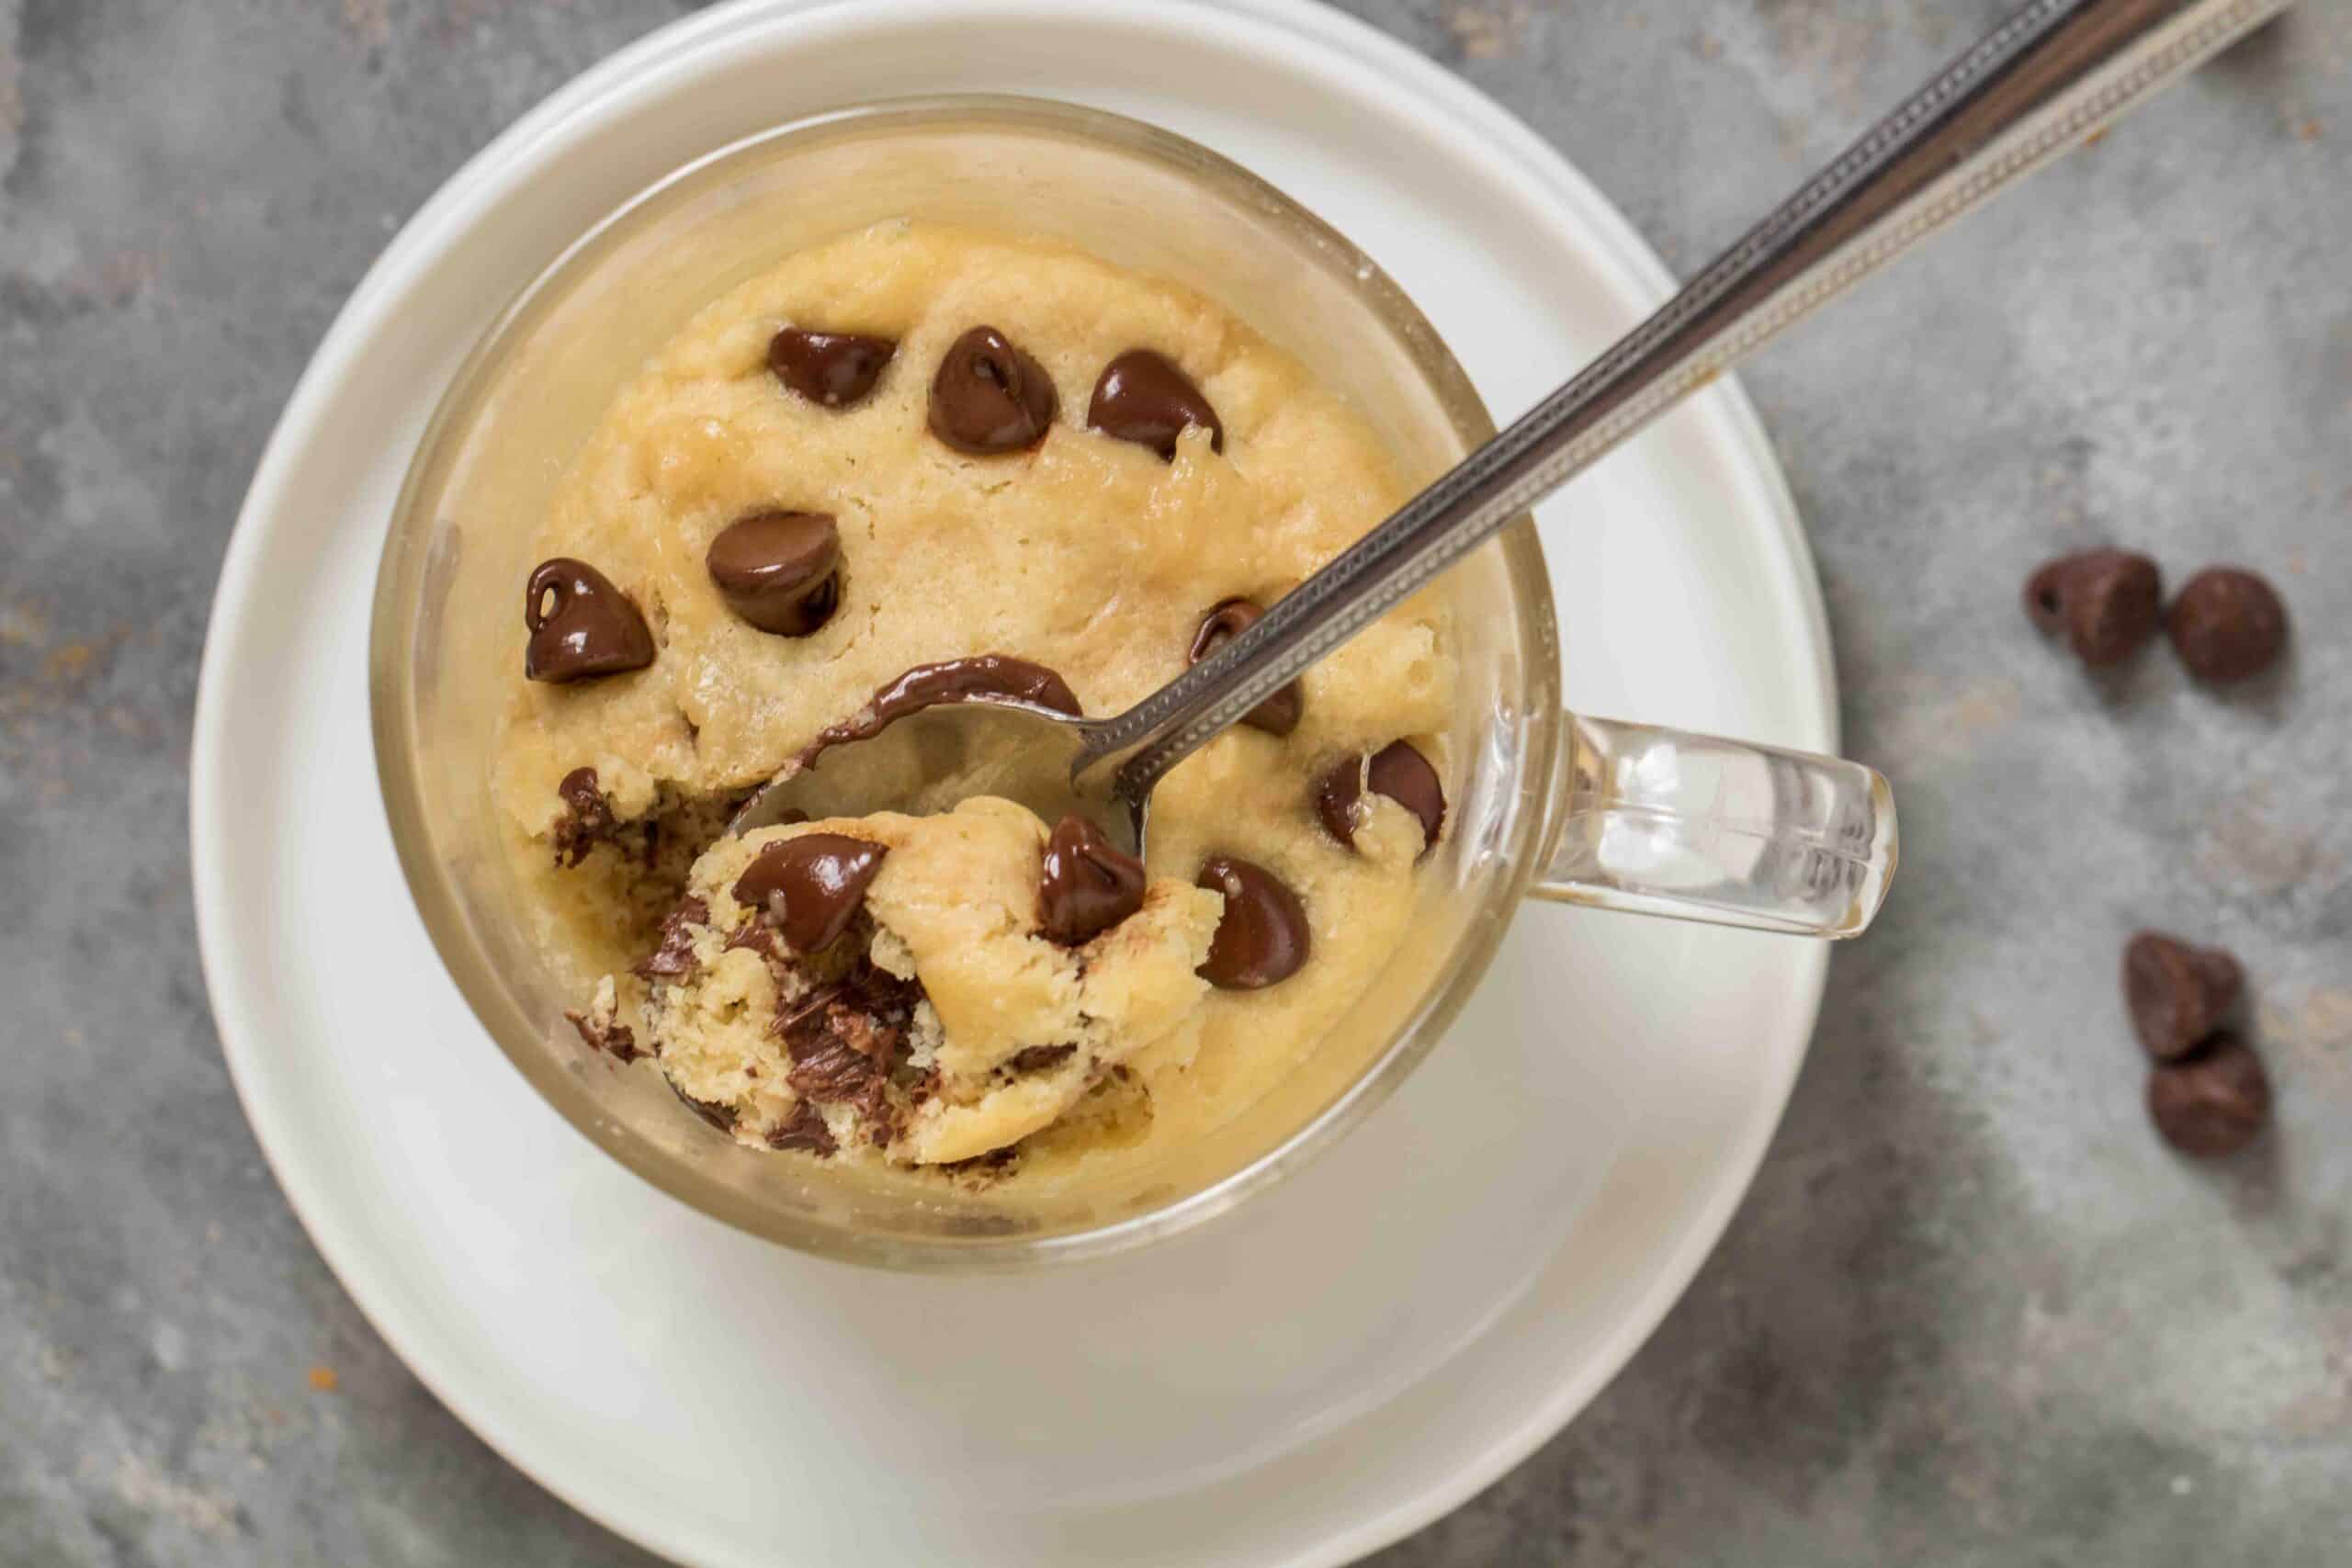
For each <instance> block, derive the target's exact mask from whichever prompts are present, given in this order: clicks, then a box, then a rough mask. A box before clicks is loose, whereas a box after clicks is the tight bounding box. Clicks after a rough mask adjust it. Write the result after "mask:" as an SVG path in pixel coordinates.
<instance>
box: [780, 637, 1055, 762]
mask: <svg viewBox="0 0 2352 1568" xmlns="http://www.w3.org/2000/svg"><path fill="white" fill-rule="evenodd" d="M942 703H1023V704H1026V705H1029V706H1031V707H1041V708H1048V709H1051V710H1052V711H1053V712H1055V713H1066V714H1069V716H1071V717H1073V718H1076V717H1078V716H1080V713H1081V712H1082V710H1081V709H1080V707H1079V705H1078V697H1077V694H1075V693H1073V692H1072V691H1071V690H1070V689H1069V682H1066V681H1064V680H1063V679H1062V678H1061V677H1060V676H1059V675H1057V674H1056V673H1055V672H1054V671H1051V670H1048V669H1046V667H1045V666H1044V665H1042V664H1033V663H1031V662H1030V661H1029V660H1026V659H1015V658H1013V657H1012V656H1011V655H1009V654H1002V653H979V654H974V655H972V656H971V657H970V658H967V659H948V660H941V661H940V662H939V663H936V664H918V665H916V666H915V667H914V668H913V669H911V670H910V671H907V672H906V673H904V674H902V675H900V676H899V678H898V679H897V680H895V681H892V682H889V683H888V685H886V686H883V687H882V688H881V689H880V690H878V691H876V693H875V694H874V695H873V696H871V697H869V698H867V699H866V703H865V706H864V707H863V708H860V709H859V710H858V711H857V712H856V713H855V714H854V715H853V716H850V717H849V718H847V719H844V720H842V722H841V723H839V724H834V725H828V726H827V727H826V728H823V729H820V730H819V731H818V732H817V738H816V739H814V740H811V741H810V742H809V744H808V745H807V746H806V747H805V748H803V749H802V750H801V752H800V755H799V757H798V759H797V762H798V765H799V766H801V767H803V768H805V767H808V766H809V765H810V764H811V763H813V762H815V761H816V760H817V759H818V758H819V757H820V756H821V755H823V754H824V752H825V751H826V750H829V749H831V748H832V747H835V746H840V745H842V744H845V743H847V742H849V741H853V740H870V739H873V738H874V737H875V736H876V735H879V734H881V733H882V731H884V730H885V729H887V728H889V727H890V726H891V725H893V724H895V723H897V722H898V721H899V719H902V718H904V717H906V716H907V715H909V714H910V713H920V712H922V710H923V709H924V708H927V707H936V706H938V705H940V704H942Z"/></svg>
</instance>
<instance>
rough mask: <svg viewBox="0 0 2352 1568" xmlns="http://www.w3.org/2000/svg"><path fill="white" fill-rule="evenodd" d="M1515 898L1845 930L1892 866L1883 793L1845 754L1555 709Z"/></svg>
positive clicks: (1888, 795) (1772, 926)
mask: <svg viewBox="0 0 2352 1568" xmlns="http://www.w3.org/2000/svg"><path fill="white" fill-rule="evenodd" d="M1561 735H1562V741H1561V747H1560V761H1559V763H1558V765H1557V767H1556V769H1555V772H1554V775H1553V788H1552V811H1553V816H1554V818H1555V826H1554V827H1553V829H1552V830H1551V846H1552V847H1551V852H1550V854H1549V856H1548V857H1547V860H1546V863H1545V864H1544V869H1543V870H1542V871H1541V872H1539V873H1538V874H1537V875H1536V879H1535V883H1534V885H1533V886H1532V887H1530V888H1529V889H1528V892H1529V895H1530V896H1531V897H1537V898H1549V899H1555V900H1557V901H1558V902H1560V903H1564V904H1584V905H1589V906H1590V907H1592V908H1600V909H1623V910H1626V911H1629V912H1631V913H1634V914H1643V915H1664V916H1667V917H1668V918H1671V919H1682V920H1698V921H1702V922H1704V923H1706V924H1708V925H1717V926H1743V927H1746V928H1747V929H1749V930H1753V931H1782V932H1786V933H1789V934H1791V935H1795V936H1811V937H1826V938H1831V939H1842V938H1845V937H1850V936H1858V935H1860V933H1861V931H1863V930H1864V928H1866V927H1867V926H1869V924H1870V923H1871V918H1872V917H1873V916H1875V915H1876V914H1877V913H1878V909H1879V906H1880V904H1881V903H1883V901H1884V900H1885V897H1886V889H1887V884H1888V882H1889V881H1890V880H1891V879H1892V878H1893V876H1894V861H1895V826H1894V792H1893V791H1891V790H1890V789H1889V788H1888V787H1887V783H1886V780H1885V779H1884V778H1883V777H1882V776H1881V775H1880V774H1879V773H1877V772H1876V771H1875V770H1873V769H1871V768H1866V767H1863V766H1862V765H1861V764H1860V763H1859V762H1847V761H1839V760H1838V758H1835V757H1822V756H1816V755H1815V754H1813V753H1812V752H1808V751H1790V750H1783V749H1781V748H1780V747H1777V746H1753V745H1749V744H1748V743H1747V742H1745V741H1740V740H1725V739H1720V738H1718V737H1715V736H1712V735H1693V734H1691V733H1690V732H1689V731H1688V730H1681V729H1666V728H1660V727H1658V726H1657V725H1649V724H1627V723H1624V722H1623V721H1620V720H1617V719H1607V718H1585V717H1582V716H1578V715H1577V714H1573V713H1571V714H1564V715H1563V716H1562V724H1561Z"/></svg>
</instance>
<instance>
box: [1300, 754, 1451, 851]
mask: <svg viewBox="0 0 2352 1568" xmlns="http://www.w3.org/2000/svg"><path fill="white" fill-rule="evenodd" d="M1367 787H1369V788H1370V789H1371V790H1372V792H1373V793H1374V795H1386V796H1387V797H1388V798H1389V799H1391V800H1393V801H1395V802H1396V803H1397V805H1399V806H1401V807H1404V808H1405V809H1406V810H1408V811H1409V812H1411V813H1412V814H1413V815H1414V816H1416V817H1418V818H1420V819H1421V852H1422V853H1423V854H1427V853H1428V852H1429V850H1430V845H1432V844H1434V843H1436V842H1437V836H1438V833H1439V831H1440V829H1443V828H1444V826H1445V785H1444V784H1441V783H1439V782H1438V776H1437V770H1436V769H1435V768H1433V767H1431V766H1430V760H1429V759H1428V758H1427V757H1424V756H1422V755H1421V754H1420V752H1419V750H1416V749H1415V748H1414V747H1413V746H1412V745H1410V744H1409V743H1408V742H1406V741H1403V740H1397V741H1392V742H1390V743H1389V744H1388V745H1386V746H1384V747H1382V748H1381V749H1380V750H1377V751H1375V752H1374V753H1373V754H1372V758H1371V760H1370V761H1365V759H1364V758H1363V757H1362V756H1355V757H1345V758H1342V759H1340V761H1339V762H1338V763H1336V764H1335V765H1334V766H1333V767H1332V769H1331V771H1330V772H1329V773H1325V774H1324V775H1323V782H1322V783H1321V784H1317V786H1316V789H1315V814H1316V815H1317V817H1320V818H1322V819H1323V826H1324V827H1325V828H1326V829H1329V831H1330V834H1331V837H1333V838H1335V839H1337V840H1340V842H1341V843H1343V844H1346V845H1348V846H1349V847H1351V848H1353V847H1354V845H1355V841H1356V830H1357V829H1359V828H1361V827H1362V826H1363V818H1362V814H1361V812H1360V811H1359V809H1358V806H1359V803H1360V802H1361V801H1362V800H1363V793H1364V790H1365V789H1366V788H1367Z"/></svg>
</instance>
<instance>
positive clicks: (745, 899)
mask: <svg viewBox="0 0 2352 1568" xmlns="http://www.w3.org/2000/svg"><path fill="white" fill-rule="evenodd" d="M888 852H889V851H888V849H887V848H886V847H885V846H883V845H881V844H874V843H868V842H867V841H866V840H864V839H853V838H850V837H849V836H848V835H846V834H843V833H804V834H802V835H801V836H800V837H799V838H797V839H781V840H777V841H776V842H775V843H772V844H770V845H768V846H767V848H765V849H763V850H762V851H761V852H759V854H758V856H757V857H756V858H754V859H753V860H752V863H751V864H750V865H749V866H747V867H745V868H744V871H743V874H742V875H741V876H739V877H737V878H736V879H735V886H734V889H733V892H734V895H735V898H736V901H737V902H738V903H742V904H748V905H750V906H751V907H752V908H754V909H760V910H764V911H766V913H767V915H768V918H769V919H772V920H774V921H775V926H776V929H777V930H778V931H781V932H782V933H783V935H784V944H785V946H786V947H788V948H790V949H791V950H792V951H793V952H795V953H814V952H816V951H817V950H818V949H819V948H821V947H829V946H831V944H832V942H833V940H834V939H835V938H836V937H838V936H840V935H841V934H842V931H846V930H848V929H849V922H850V919H851V917H852V916H854V915H855V914H856V913H857V911H858V908H859V907H860V906H861V905H863V904H864V903H865V887H866V884H868V883H870V882H872V881H873V880H874V875H875V873H876V872H878V871H880V870H881V869H882V857H883V856H884V855H886V854H888Z"/></svg>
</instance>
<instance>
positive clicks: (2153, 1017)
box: [2123, 931, 2245, 1062]
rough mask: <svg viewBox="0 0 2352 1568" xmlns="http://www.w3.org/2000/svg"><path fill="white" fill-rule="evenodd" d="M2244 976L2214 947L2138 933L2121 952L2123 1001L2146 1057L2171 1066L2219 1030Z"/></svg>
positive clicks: (2241, 971) (2228, 957)
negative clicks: (2174, 1060)
mask: <svg viewBox="0 0 2352 1568" xmlns="http://www.w3.org/2000/svg"><path fill="white" fill-rule="evenodd" d="M2244 987H2245V971H2244V970H2242V969H2240V968H2239V967H2238V961H2237V960H2236V959H2234V958H2233V957H2231V956H2230V955H2229V954H2228V953H2224V952H2222V950H2221V949H2220V948H2218V947H2191V946H2189V945H2188V943H2187V942H2181V941H2178V940H2177V939H2176V938H2173V937H2168V936H2165V935H2164V934H2163V933H2161V932H2158V931H2142V932H2141V933H2140V934H2139V935H2137V936H2135V937H2133V938H2132V939H2131V942H2130V944H2129V945H2127V946H2126V947H2125V948H2124V950H2123V999H2124V1003H2125V1005H2126V1006H2128V1007H2129V1008H2130V1009H2131V1026H2132V1028H2134V1029H2136V1030H2138V1031H2139V1032H2140V1043H2141V1044H2143V1045H2145V1046H2146V1047H2147V1048H2148V1055H2151V1056H2154V1057H2155V1058H2156V1059H2157V1060H2158V1061H2160V1062H2169V1061H2171V1060H2173V1059H2174V1058H2176V1057H2178V1056H2184V1055H2188V1053H2189V1052H2190V1051H2191V1050H2193V1049H2195V1048H2196V1046H2197V1044H2198V1043H2199V1042H2200V1041H2202V1040H2203V1039H2204V1038H2205V1037H2206V1036H2207V1035H2209V1034H2211V1033H2212V1032H2213V1031H2214V1030H2216V1029H2218V1028H2220V1027H2221V1023H2222V1014H2224V1013H2226V1012H2228V1011H2229V1010H2230V1007H2231V1004H2232V1003H2233V1002H2235V1001H2236V1000H2237V999H2238V992H2239V991H2240V990H2241V989H2242V988H2244Z"/></svg>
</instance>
